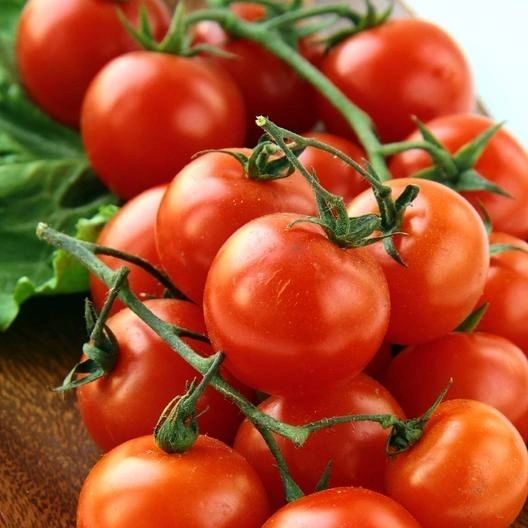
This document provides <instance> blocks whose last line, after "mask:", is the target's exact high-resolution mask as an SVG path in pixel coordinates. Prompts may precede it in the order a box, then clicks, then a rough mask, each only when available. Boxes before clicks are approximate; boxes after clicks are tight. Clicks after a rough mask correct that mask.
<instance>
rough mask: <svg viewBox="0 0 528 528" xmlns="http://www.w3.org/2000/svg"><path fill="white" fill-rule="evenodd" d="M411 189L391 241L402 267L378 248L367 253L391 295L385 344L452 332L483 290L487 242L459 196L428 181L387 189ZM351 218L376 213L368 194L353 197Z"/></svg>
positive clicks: (479, 223) (394, 184) (412, 181)
mask: <svg viewBox="0 0 528 528" xmlns="http://www.w3.org/2000/svg"><path fill="white" fill-rule="evenodd" d="M409 184H415V185H418V186H419V187H420V192H419V194H418V197H417V198H416V199H415V200H414V202H413V203H412V205H411V206H410V207H408V208H407V210H406V211H405V213H404V216H403V223H402V226H401V228H400V230H401V231H402V232H403V233H405V235H402V236H396V237H395V238H394V242H395V246H396V248H397V249H398V251H399V253H400V255H401V257H402V259H403V261H404V262H405V264H406V266H402V265H401V264H398V263H397V262H396V261H395V260H394V259H393V258H391V257H390V256H389V255H388V254H387V252H386V251H385V250H384V248H383V246H382V245H381V244H373V245H371V246H369V247H368V248H367V249H368V251H370V252H371V253H372V254H373V255H374V256H375V257H376V259H377V260H378V262H379V263H380V264H381V267H382V268H383V271H384V272H385V275H386V277H387V282H388V284H389V290H390V294H391V319H390V323H389V329H388V332H387V340H388V341H389V342H390V343H398V344H413V343H419V342H425V341H430V340H431V339H435V338H437V337H440V336H442V335H444V334H446V333H448V332H450V331H452V330H453V329H454V328H456V327H457V326H458V325H459V324H460V323H461V322H462V321H463V320H464V319H465V318H466V317H467V316H468V315H469V314H470V313H471V311H472V309H473V308H474V307H475V304H476V303H477V301H478V299H479V298H480V296H481V295H482V292H483V290H484V283H485V281H486V274H487V271H488V264H489V256H488V240H487V235H486V231H485V229H484V225H483V223H482V220H481V219H480V217H479V216H478V214H477V212H476V211H475V210H474V209H473V208H472V207H471V206H470V204H469V203H468V202H467V201H466V200H464V199H463V198H462V197H461V196H460V195H458V194H457V193H455V192H454V191H452V190H451V189H449V188H447V187H445V186H444V185H440V184H439V183H435V182H432V181H427V180H417V179H412V178H406V179H401V180H392V181H389V182H387V185H388V186H389V187H391V189H392V190H393V194H394V196H395V197H396V196H399V194H400V193H401V192H402V191H403V189H404V188H405V187H406V186H407V185H409ZM348 211H349V214H350V215H351V216H359V215H361V214H365V213H371V212H377V211H378V207H377V204H376V201H375V199H374V195H373V193H372V192H371V191H365V192H364V193H362V194H360V195H359V196H358V197H357V198H355V199H354V200H353V201H352V203H351V204H350V206H349V208H348Z"/></svg>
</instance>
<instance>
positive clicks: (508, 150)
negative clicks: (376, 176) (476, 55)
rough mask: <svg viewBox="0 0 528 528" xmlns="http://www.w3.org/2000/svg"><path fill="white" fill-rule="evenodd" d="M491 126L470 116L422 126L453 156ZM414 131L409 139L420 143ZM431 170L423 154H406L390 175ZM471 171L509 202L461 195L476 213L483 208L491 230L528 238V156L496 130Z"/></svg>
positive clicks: (475, 194)
mask: <svg viewBox="0 0 528 528" xmlns="http://www.w3.org/2000/svg"><path fill="white" fill-rule="evenodd" d="M493 124H495V122H494V121H493V120H491V119H490V118H489V117H485V116H479V115H474V114H462V115H450V116H445V117H440V118H438V119H434V120H433V121H430V122H428V123H426V126H427V127H428V128H429V129H430V130H431V131H432V132H433V134H434V135H435V136H436V137H437V138H438V139H439V140H440V142H441V143H442V144H443V145H444V146H445V148H446V149H447V150H448V151H449V152H451V153H455V152H456V151H457V150H458V149H460V148H461V147H462V146H464V145H465V144H466V143H469V142H470V141H472V140H473V139H474V138H475V137H476V136H478V135H479V134H481V133H482V132H484V131H485V130H486V129H488V128H489V127H490V126H492V125H493ZM420 138H421V136H420V134H419V133H418V132H417V131H415V132H413V133H412V134H411V135H410V136H409V139H411V140H416V139H420ZM430 166H431V158H430V157H429V156H428V155H427V154H426V153H425V152H423V151H418V150H408V151H407V152H402V153H401V154H398V155H397V156H395V157H394V158H393V160H392V161H391V163H390V171H391V173H392V174H393V176H394V177H395V178H402V177H409V176H412V175H413V174H414V173H416V172H417V171H419V170H422V169H425V168H427V167H430ZM475 169H476V170H477V171H478V172H479V173H480V174H481V175H482V176H484V178H486V179H487V180H489V181H491V182H493V183H494V184H496V185H498V186H499V187H500V188H502V189H503V190H505V191H506V192H507V193H509V194H510V195H511V196H512V197H513V199H512V198H508V197H505V196H499V195H497V194H494V193H489V192H481V191H479V192H466V193H461V194H462V196H464V197H465V198H466V199H467V200H469V201H470V202H471V203H472V204H473V205H474V206H475V207H476V208H477V209H479V207H484V208H485V209H486V211H487V213H488V214H489V216H490V219H491V222H492V224H493V228H494V229H495V230H496V231H503V232H505V233H509V234H511V235H514V236H517V237H519V238H523V239H525V238H527V237H528V154H526V151H525V150H524V148H523V147H522V146H521V145H520V144H519V143H518V142H517V141H516V140H515V139H514V138H513V136H511V135H510V134H509V133H508V132H506V130H499V131H498V132H497V133H496V134H495V135H494V136H493V137H492V138H491V140H490V142H489V143H488V145H487V146H486V148H485V150H484V152H483V154H482V156H481V157H480V158H479V160H478V161H477V163H476V165H475Z"/></svg>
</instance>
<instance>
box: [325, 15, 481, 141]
mask: <svg viewBox="0 0 528 528" xmlns="http://www.w3.org/2000/svg"><path fill="white" fill-rule="evenodd" d="M418 42H419V43H420V45H419V46H418V45H417V43H418ZM321 69H322V71H323V73H324V74H325V75H326V76H327V77H328V78H329V79H330V80H331V81H332V82H333V83H334V84H336V86H337V87H338V88H340V89H341V91H342V92H343V93H344V94H345V95H346V96H347V97H348V98H349V99H350V100H351V101H353V102H354V103H356V104H357V105H358V106H359V107H360V108H362V109H363V110H364V111H365V112H366V113H367V114H368V115H370V116H371V118H372V120H373V121H374V124H375V125H376V128H377V131H378V133H379V135H380V137H381V139H382V141H383V142H385V143H386V142H390V141H398V140H401V139H403V138H404V137H405V136H407V135H408V134H409V133H410V132H411V131H412V130H413V129H414V128H415V125H414V123H413V121H412V119H411V118H412V116H417V117H418V118H419V119H421V120H422V121H428V120H430V119H433V118H435V117H438V116H441V115H446V114H455V113H461V112H470V111H471V110H472V109H473V108H474V106H475V97H474V93H473V80H472V77H471V72H470V70H469V66H468V64H467V61H466V59H465V57H464V56H463V55H462V52H461V51H460V49H459V48H458V46H457V44H456V43H455V42H454V41H453V40H452V39H451V37H449V36H448V35H447V34H446V33H445V32H444V31H443V30H442V29H440V28H439V27H438V26H435V25H434V24H430V23H429V22H425V21H423V20H419V19H404V20H392V21H389V22H386V23H384V24H382V25H381V26H378V27H376V28H374V29H369V30H368V31H362V32H361V33H359V34H358V35H354V36H352V37H349V38H348V39H346V40H345V41H343V42H342V43H340V44H338V45H337V46H336V47H335V48H333V49H332V50H331V51H330V53H329V54H328V55H327V57H326V59H325V60H324V61H323V63H322V68H321ZM388 87H390V88H388ZM319 102H320V104H319V107H320V114H321V117H322V118H323V121H324V123H325V125H326V126H327V128H328V130H330V131H331V132H334V133H335V134H339V135H342V136H350V135H351V133H352V132H351V129H350V127H349V126H348V125H347V123H346V122H345V120H344V119H343V118H342V117H341V115H340V114H338V112H337V111H336V110H335V109H334V108H333V107H332V106H331V105H330V103H328V102H327V101H326V100H324V99H323V98H322V97H321V98H320V99H319Z"/></svg>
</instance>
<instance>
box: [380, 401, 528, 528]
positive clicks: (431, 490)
mask: <svg viewBox="0 0 528 528" xmlns="http://www.w3.org/2000/svg"><path fill="white" fill-rule="evenodd" d="M387 491H388V494H389V495H390V496H391V497H392V498H393V499H394V500H396V501H397V502H399V503H400V504H402V505H403V506H404V507H405V508H407V509H408V510H409V512H410V513H411V514H412V515H414V516H415V517H416V519H417V520H418V522H419V523H421V525H422V526H423V528H447V527H449V528H468V527H469V526H475V527H477V526H478V528H507V527H508V526H510V524H511V523H512V522H513V521H514V519H515V518H516V517H517V515H518V514H519V512H520V511H521V509H522V507H523V504H524V501H525V500H526V496H527V495H528V454H527V452H526V446H525V445H524V442H523V440H522V438H521V437H520V435H519V433H518V432H517V430H516V429H515V428H514V427H513V425H512V424H511V423H510V421H509V420H507V419H506V418H505V417H504V416H503V415H502V414H501V413H500V412H499V411H497V410H496V409H494V408H493V407H490V406H489V405H486V404H484V403H480V402H476V401H472V400H451V401H447V402H445V403H442V404H441V405H440V407H438V409H437V411H436V412H435V413H434V414H433V416H432V418H431V419H430V420H429V422H428V423H427V425H426V426H425V430H424V435H423V437H422V438H421V439H420V440H419V441H418V442H417V443H416V444H415V445H414V446H413V447H412V448H411V449H409V450H408V451H405V452H404V453H401V454H400V455H397V456H396V457H393V458H392V459H391V460H390V462H389V464H388V465H387Z"/></svg>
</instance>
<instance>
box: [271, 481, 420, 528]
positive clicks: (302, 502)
mask: <svg viewBox="0 0 528 528" xmlns="http://www.w3.org/2000/svg"><path fill="white" fill-rule="evenodd" d="M307 527H314V528H315V527H317V528H357V527H361V528H421V526H420V525H419V524H418V523H417V522H416V521H415V520H414V519H413V517H412V516H411V514H410V513H408V512H407V511H406V510H405V509H404V508H403V507H402V506H400V505H399V504H398V503H397V502H395V501H394V500H392V499H390V498H389V497H386V496H385V495H381V494H380V493H375V492H374V491H370V490H367V489H362V488H333V489H328V490H325V491H320V492H319V493H314V494H313V495H308V496H306V497H302V498H301V499H299V500H296V501H295V502H291V503H290V504H288V505H286V506H284V507H283V508H281V509H280V510H279V511H278V512H276V513H275V514H274V515H273V516H272V517H271V518H270V519H268V520H267V521H266V523H265V524H264V526H263V527H262V528H307Z"/></svg>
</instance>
